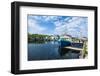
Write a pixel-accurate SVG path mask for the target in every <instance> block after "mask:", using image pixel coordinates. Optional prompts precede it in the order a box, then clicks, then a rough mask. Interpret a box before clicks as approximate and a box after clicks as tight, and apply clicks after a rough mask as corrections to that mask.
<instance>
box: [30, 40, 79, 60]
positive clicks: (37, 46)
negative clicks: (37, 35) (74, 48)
mask: <svg viewBox="0 0 100 76" xmlns="http://www.w3.org/2000/svg"><path fill="white" fill-rule="evenodd" d="M78 58H79V53H75V52H71V51H67V52H66V51H63V50H61V48H60V44H59V42H54V41H52V42H45V43H28V60H29V61H31V60H52V59H78Z"/></svg>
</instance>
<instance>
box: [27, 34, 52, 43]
mask: <svg viewBox="0 0 100 76" xmlns="http://www.w3.org/2000/svg"><path fill="white" fill-rule="evenodd" d="M50 39H51V38H50V36H49V35H43V34H29V33H28V42H33V43H44V42H45V41H50Z"/></svg>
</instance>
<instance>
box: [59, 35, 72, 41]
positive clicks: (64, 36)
mask: <svg viewBox="0 0 100 76" xmlns="http://www.w3.org/2000/svg"><path fill="white" fill-rule="evenodd" d="M60 38H61V39H63V40H68V41H72V36H71V35H65V34H64V35H61V36H60Z"/></svg>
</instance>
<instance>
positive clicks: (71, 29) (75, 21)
mask: <svg viewBox="0 0 100 76" xmlns="http://www.w3.org/2000/svg"><path fill="white" fill-rule="evenodd" d="M66 20H67V21H68V22H67V21H65V22H64V24H62V23H63V22H59V23H58V25H57V24H56V29H55V34H63V33H64V32H65V33H67V34H70V35H72V36H76V35H77V36H78V37H79V36H80V34H79V33H80V32H81V33H82V36H87V27H88V26H87V19H86V18H83V17H72V18H70V19H66Z"/></svg>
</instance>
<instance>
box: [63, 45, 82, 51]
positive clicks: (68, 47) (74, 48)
mask: <svg viewBox="0 0 100 76" xmlns="http://www.w3.org/2000/svg"><path fill="white" fill-rule="evenodd" d="M64 48H66V49H72V50H77V51H82V50H83V49H81V48H76V47H71V46H67V47H64Z"/></svg>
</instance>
